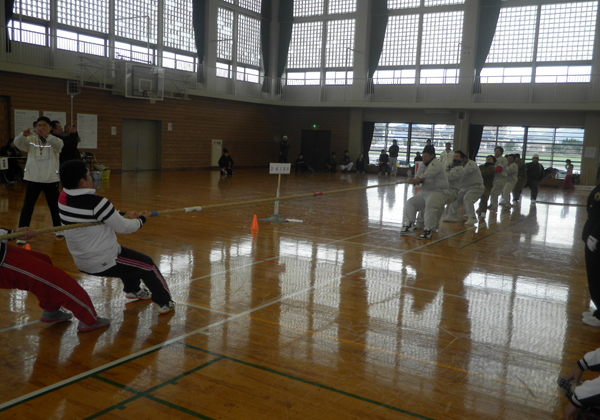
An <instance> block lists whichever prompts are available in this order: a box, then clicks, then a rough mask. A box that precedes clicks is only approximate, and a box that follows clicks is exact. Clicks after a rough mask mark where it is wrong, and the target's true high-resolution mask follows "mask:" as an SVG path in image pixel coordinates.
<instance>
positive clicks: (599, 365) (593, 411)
mask: <svg viewBox="0 0 600 420" xmlns="http://www.w3.org/2000/svg"><path fill="white" fill-rule="evenodd" d="M586 370H589V371H592V372H599V371H600V348H598V349H596V350H594V351H591V352H589V353H586V354H585V356H583V358H582V359H581V360H579V361H578V362H577V363H576V364H575V366H574V367H573V369H571V371H570V372H569V373H568V374H567V375H566V376H565V377H564V378H559V380H558V384H559V386H560V387H561V388H562V391H563V393H564V394H565V396H566V397H567V398H568V399H569V401H570V403H569V404H568V405H567V407H566V408H565V412H564V415H565V416H564V419H565V420H572V419H579V418H581V417H580V414H583V413H584V412H585V413H586V414H587V415H588V416H586V417H585V418H586V419H587V418H589V419H596V418H600V377H595V378H594V379H591V380H589V381H585V382H583V383H581V384H580V382H579V381H580V379H581V377H582V376H583V372H585V371H586Z"/></svg>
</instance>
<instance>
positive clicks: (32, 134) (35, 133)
mask: <svg viewBox="0 0 600 420" xmlns="http://www.w3.org/2000/svg"><path fill="white" fill-rule="evenodd" d="M50 130H51V127H50V118H48V117H40V118H38V119H37V125H36V128H35V129H34V128H28V129H27V130H25V131H23V132H22V133H21V134H19V135H18V136H17V137H16V138H15V141H14V143H15V146H17V147H18V148H19V149H20V150H22V151H23V152H25V153H27V163H26V164H25V175H24V177H23V179H24V180H25V181H26V182H27V190H26V192H25V201H24V203H23V208H22V209H21V217H20V219H19V227H26V226H29V225H30V224H31V216H32V215H33V210H34V208H35V203H36V202H37V200H38V198H39V197H40V194H41V193H42V191H43V192H44V195H45V196H46V202H47V203H48V207H49V208H50V214H51V215H52V225H53V226H60V216H59V214H58V195H59V189H58V181H59V178H58V168H59V155H60V152H61V150H62V148H63V141H62V140H61V139H59V138H58V137H55V136H53V135H52V134H50ZM56 236H57V237H62V236H63V233H62V232H56ZM17 243H18V244H21V245H22V244H25V241H22V240H19V241H17Z"/></svg>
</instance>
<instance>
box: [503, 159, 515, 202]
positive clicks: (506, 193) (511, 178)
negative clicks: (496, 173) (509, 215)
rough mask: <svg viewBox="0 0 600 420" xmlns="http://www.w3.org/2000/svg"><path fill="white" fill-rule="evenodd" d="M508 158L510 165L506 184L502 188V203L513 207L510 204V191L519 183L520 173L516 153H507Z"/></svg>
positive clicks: (507, 168) (507, 170)
mask: <svg viewBox="0 0 600 420" xmlns="http://www.w3.org/2000/svg"><path fill="white" fill-rule="evenodd" d="M506 160H507V161H508V166H507V167H506V184H505V185H504V189H503V190H502V205H503V206H504V207H505V208H510V207H512V206H511V204H510V193H511V192H512V190H513V189H514V188H515V185H517V175H519V167H518V166H517V164H516V163H515V155H507V156H506Z"/></svg>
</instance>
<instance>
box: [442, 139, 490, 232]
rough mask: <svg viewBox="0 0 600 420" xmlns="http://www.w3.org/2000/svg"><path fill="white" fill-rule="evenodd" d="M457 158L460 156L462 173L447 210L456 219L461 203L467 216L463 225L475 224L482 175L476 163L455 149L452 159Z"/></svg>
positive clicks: (481, 193)
mask: <svg viewBox="0 0 600 420" xmlns="http://www.w3.org/2000/svg"><path fill="white" fill-rule="evenodd" d="M457 158H460V161H461V162H462V165H463V168H464V175H463V178H462V181H461V189H460V191H459V192H458V195H457V197H456V200H455V201H454V203H452V205H451V206H450V208H449V210H448V211H449V213H450V217H452V216H454V218H456V220H458V218H457V216H456V213H457V212H458V209H459V208H460V206H461V204H462V205H464V208H465V213H466V215H467V217H468V219H467V221H466V222H465V225H467V226H475V225H476V224H477V215H476V214H475V203H476V202H477V201H478V200H479V199H480V198H481V196H482V195H483V192H484V191H485V187H484V186H483V177H482V176H481V170H480V169H479V166H477V163H475V161H472V160H470V159H469V158H468V157H467V155H465V154H464V153H463V152H462V151H460V150H457V151H456V153H454V159H457ZM446 220H447V219H446Z"/></svg>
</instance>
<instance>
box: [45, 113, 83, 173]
mask: <svg viewBox="0 0 600 420" xmlns="http://www.w3.org/2000/svg"><path fill="white" fill-rule="evenodd" d="M50 127H52V131H51V133H52V135H54V136H56V137H58V138H60V139H62V141H63V148H62V150H61V151H60V155H59V160H60V164H61V165H62V164H63V163H65V162H66V161H68V160H73V159H76V160H81V153H80V152H79V149H78V148H77V145H78V144H79V142H80V141H81V139H80V138H79V134H77V126H76V125H73V126H72V127H71V126H70V125H67V126H65V128H64V129H63V127H62V125H61V123H60V121H56V120H55V121H52V122H51V123H50Z"/></svg>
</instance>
